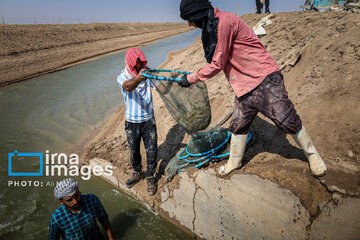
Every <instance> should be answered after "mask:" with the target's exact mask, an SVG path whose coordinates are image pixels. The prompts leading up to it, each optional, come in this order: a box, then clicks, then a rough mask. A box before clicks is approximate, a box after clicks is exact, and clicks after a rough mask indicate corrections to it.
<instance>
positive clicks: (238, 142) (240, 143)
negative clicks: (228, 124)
mask: <svg viewBox="0 0 360 240" xmlns="http://www.w3.org/2000/svg"><path fill="white" fill-rule="evenodd" d="M247 138H248V134H231V141H230V156H229V160H228V162H227V163H226V164H225V165H224V166H221V167H220V168H219V171H218V173H219V174H220V175H221V176H226V175H228V174H229V173H231V172H232V171H233V170H235V169H237V168H240V167H241V166H242V164H241V163H242V159H243V157H244V153H245V148H246V141H247Z"/></svg>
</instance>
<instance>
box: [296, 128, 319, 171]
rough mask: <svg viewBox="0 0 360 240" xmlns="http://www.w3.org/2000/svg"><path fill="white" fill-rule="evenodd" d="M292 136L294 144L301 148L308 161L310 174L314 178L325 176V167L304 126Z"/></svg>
mask: <svg viewBox="0 0 360 240" xmlns="http://www.w3.org/2000/svg"><path fill="white" fill-rule="evenodd" d="M292 136H293V138H294V140H295V142H296V143H297V144H298V145H299V146H300V147H301V148H302V150H303V151H304V153H305V155H306V157H307V159H308V160H309V165H310V169H311V172H312V174H313V175H314V176H316V177H321V176H324V175H325V174H326V165H325V163H324V161H323V160H322V158H321V156H320V154H319V153H318V151H316V148H315V146H314V144H313V143H312V141H311V138H310V136H309V134H308V133H307V131H306V130H305V128H304V126H303V127H302V128H301V130H300V132H298V133H297V134H294V135H292Z"/></svg>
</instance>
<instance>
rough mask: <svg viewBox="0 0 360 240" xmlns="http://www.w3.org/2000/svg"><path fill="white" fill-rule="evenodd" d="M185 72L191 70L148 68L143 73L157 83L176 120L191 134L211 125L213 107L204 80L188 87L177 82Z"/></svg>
mask: <svg viewBox="0 0 360 240" xmlns="http://www.w3.org/2000/svg"><path fill="white" fill-rule="evenodd" d="M184 74H189V72H183V71H179V70H167V69H148V70H146V71H145V72H144V73H143V75H144V76H145V77H147V78H150V80H151V81H152V82H153V83H154V85H156V89H157V91H158V92H159V94H160V97H161V99H162V101H163V102H164V104H165V106H166V108H167V109H168V110H169V112H170V114H171V115H172V117H173V118H174V119H175V121H176V122H177V123H178V124H179V125H180V126H182V127H183V128H184V129H185V131H186V132H188V133H190V134H191V133H194V132H198V131H200V130H203V129H205V128H207V127H208V126H209V124H210V121H211V109H210V102H209V97H208V91H207V87H206V85H205V83H204V82H198V83H195V84H192V85H191V86H190V87H188V88H182V87H180V86H178V84H177V83H176V82H177V81H180V80H181V78H182V76H183V75H184ZM156 80H162V81H156ZM163 80H165V81H163Z"/></svg>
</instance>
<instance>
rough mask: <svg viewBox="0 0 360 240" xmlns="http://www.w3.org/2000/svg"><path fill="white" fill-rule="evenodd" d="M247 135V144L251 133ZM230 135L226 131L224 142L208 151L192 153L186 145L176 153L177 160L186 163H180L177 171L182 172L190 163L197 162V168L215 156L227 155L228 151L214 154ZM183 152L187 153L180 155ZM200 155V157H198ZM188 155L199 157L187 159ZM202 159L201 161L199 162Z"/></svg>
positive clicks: (215, 157)
mask: <svg viewBox="0 0 360 240" xmlns="http://www.w3.org/2000/svg"><path fill="white" fill-rule="evenodd" d="M248 134H249V136H248V139H247V140H246V144H248V143H249V142H250V140H251V138H252V135H251V133H250V132H249V133H248ZM230 136H231V133H230V132H229V131H228V136H227V138H226V139H225V141H224V142H222V143H221V144H220V145H219V146H217V147H216V148H214V149H211V150H210V151H207V152H205V153H197V154H193V153H189V151H188V150H187V149H188V147H189V145H187V146H186V147H185V148H184V149H183V150H182V151H181V152H180V153H179V155H178V159H179V160H184V161H185V162H186V163H185V164H183V165H180V166H179V167H178V169H179V170H178V173H180V172H182V171H184V170H185V168H184V167H186V166H188V165H190V164H191V163H198V162H200V163H198V164H196V165H195V166H194V167H196V168H199V167H201V166H203V165H204V164H205V163H207V162H209V161H210V160H212V159H217V158H223V157H227V156H229V155H230V153H224V154H220V155H215V153H216V151H217V150H219V149H220V148H221V147H223V146H224V145H225V144H226V143H227V142H228V141H229V140H230ZM184 152H186V153H187V155H185V156H181V155H182V154H183V153H184ZM200 156H201V157H200ZM189 157H200V158H195V159H191V160H190V159H188V158H189ZM201 161H202V162H201Z"/></svg>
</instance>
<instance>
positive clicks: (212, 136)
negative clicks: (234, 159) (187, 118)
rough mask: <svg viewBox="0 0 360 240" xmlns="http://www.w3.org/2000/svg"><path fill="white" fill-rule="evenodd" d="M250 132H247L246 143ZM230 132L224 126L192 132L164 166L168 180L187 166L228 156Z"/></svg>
mask: <svg viewBox="0 0 360 240" xmlns="http://www.w3.org/2000/svg"><path fill="white" fill-rule="evenodd" d="M251 139H252V134H251V133H250V132H249V133H248V139H247V141H246V143H247V144H248V143H249V142H250V140H251ZM230 140H231V133H230V132H229V131H228V130H227V129H224V128H221V127H216V128H212V129H210V130H208V131H202V132H197V133H193V134H192V135H191V140H190V141H189V143H188V145H187V146H186V147H185V148H184V149H183V150H182V151H181V152H180V153H179V154H178V155H176V156H175V157H173V158H172V159H171V160H170V161H169V163H168V164H167V166H166V168H165V177H166V179H167V180H168V181H171V179H172V178H173V177H174V176H175V175H176V174H177V173H180V172H182V171H184V170H185V169H187V168H189V167H197V168H201V167H204V166H206V165H207V164H208V163H209V162H218V161H221V160H222V159H224V158H228V157H229V155H230V154H229V152H230Z"/></svg>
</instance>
